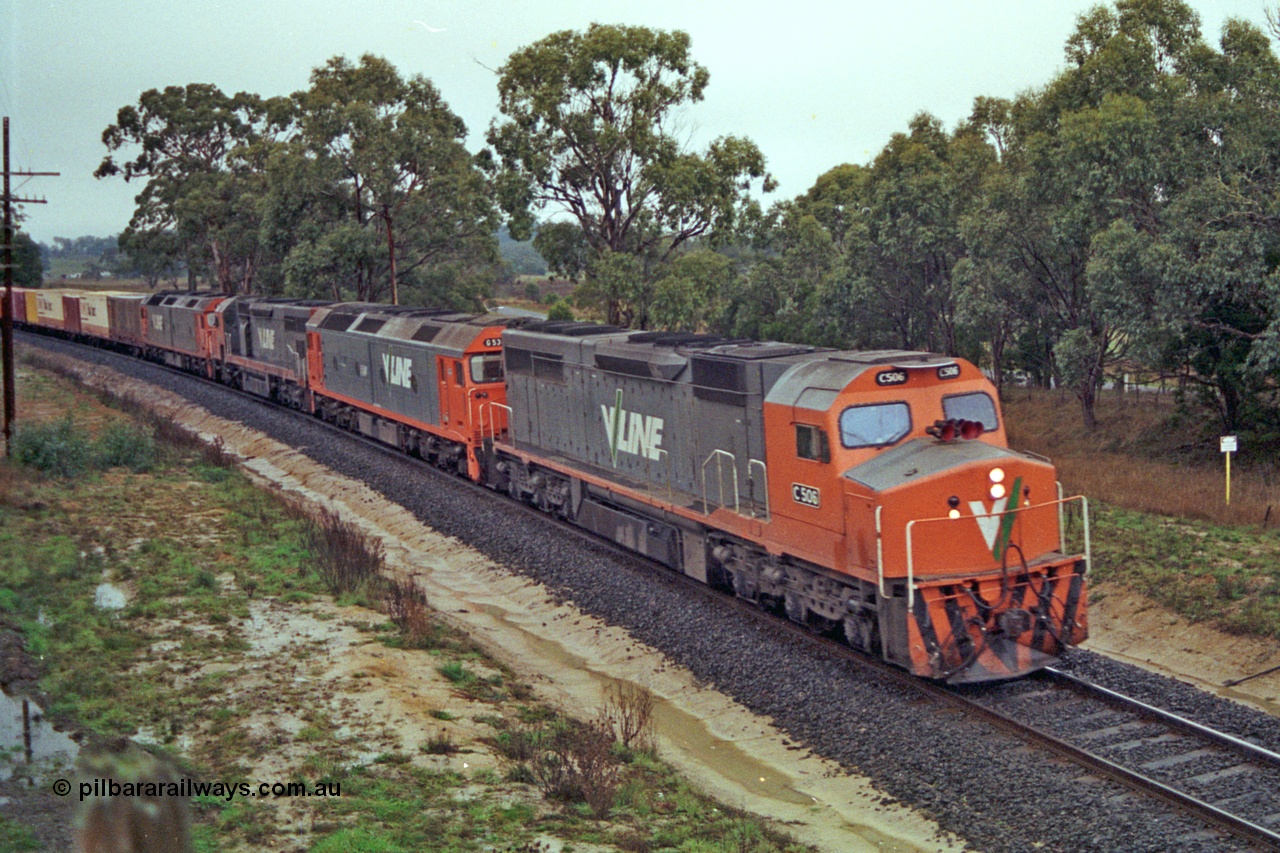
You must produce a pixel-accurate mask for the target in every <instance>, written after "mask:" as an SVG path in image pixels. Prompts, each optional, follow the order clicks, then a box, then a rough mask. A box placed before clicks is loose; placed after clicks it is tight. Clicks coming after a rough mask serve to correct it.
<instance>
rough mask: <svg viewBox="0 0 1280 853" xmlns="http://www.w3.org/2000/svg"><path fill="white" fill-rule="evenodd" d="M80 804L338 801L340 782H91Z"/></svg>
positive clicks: (57, 787) (57, 786)
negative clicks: (98, 800) (92, 800)
mask: <svg viewBox="0 0 1280 853" xmlns="http://www.w3.org/2000/svg"><path fill="white" fill-rule="evenodd" d="M78 791H79V794H80V801H81V802H84V801H85V800H86V799H88V798H89V797H185V798H192V797H212V798H217V799H222V800H226V801H227V802H231V801H232V800H234V799H235V798H236V797H340V796H342V784H341V783H340V782H317V783H315V784H314V785H308V784H307V783H305V782H260V783H257V784H254V783H252V782H200V781H197V780H195V779H187V778H183V779H179V780H178V781H175V782H117V781H116V780H115V779H110V778H108V779H93V780H92V781H86V782H79V783H78ZM53 792H54V793H55V794H57V795H58V796H60V797H65V796H66V795H67V794H70V793H71V783H70V782H68V781H67V780H66V779H59V780H57V781H56V782H54V783H53Z"/></svg>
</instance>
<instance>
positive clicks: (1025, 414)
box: [1004, 389, 1280, 526]
mask: <svg viewBox="0 0 1280 853" xmlns="http://www.w3.org/2000/svg"><path fill="white" fill-rule="evenodd" d="M1004 410H1005V414H1006V418H1007V423H1006V425H1007V427H1008V432H1009V445H1010V446H1011V447H1014V448H1017V449H1019V450H1029V451H1032V452H1034V453H1039V454H1041V455H1044V456H1048V457H1049V458H1050V459H1052V460H1053V461H1054V464H1056V465H1057V467H1058V476H1059V478H1060V479H1061V480H1062V483H1063V487H1064V488H1065V489H1066V490H1067V492H1068V493H1069V494H1083V495H1086V496H1088V497H1089V498H1090V499H1097V500H1101V501H1104V502H1106V503H1110V504H1114V505H1116V506H1122V507H1126V508H1128V509H1134V510H1139V511H1142V512H1153V513H1158V514H1161V515H1168V516H1180V517H1186V518H1199V519H1205V520H1208V521H1214V522H1218V523H1222V524H1233V525H1245V524H1257V525H1264V526H1270V525H1273V524H1277V523H1280V468H1278V467H1277V464H1276V463H1275V462H1273V461H1270V460H1266V459H1255V458H1250V456H1249V447H1248V446H1247V445H1244V446H1242V448H1241V450H1242V453H1240V454H1237V455H1236V456H1234V457H1233V458H1232V472H1231V504H1230V505H1229V506H1228V505H1227V503H1226V477H1225V470H1224V469H1225V465H1224V463H1223V460H1222V459H1221V458H1220V457H1219V458H1217V459H1213V454H1212V448H1208V449H1207V450H1206V443H1205V441H1204V440H1203V438H1202V435H1203V433H1205V432H1206V430H1208V427H1204V428H1201V427H1200V426H1199V425H1198V426H1197V427H1196V428H1195V429H1191V428H1188V427H1186V426H1177V425H1176V421H1175V420H1174V415H1175V407H1174V403H1173V399H1172V395H1169V394H1163V395H1157V394H1150V393H1144V394H1134V393H1132V392H1131V393H1129V394H1127V395H1125V396H1124V397H1123V398H1120V399H1117V395H1113V394H1111V393H1110V392H1108V393H1107V394H1105V395H1103V399H1102V400H1100V401H1099V404H1098V429H1097V430H1095V431H1094V432H1093V433H1088V432H1085V430H1084V429H1083V427H1081V426H1080V412H1079V406H1078V404H1077V403H1076V401H1075V398H1073V397H1072V396H1071V395H1070V394H1060V393H1058V392H1054V391H1025V390H1021V389H1014V390H1011V391H1008V392H1007V393H1006V396H1005V400H1004ZM1208 431H1211V430H1208ZM1209 459H1212V460H1213V461H1207V460H1209Z"/></svg>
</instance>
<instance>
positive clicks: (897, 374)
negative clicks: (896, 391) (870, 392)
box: [876, 370, 907, 385]
mask: <svg viewBox="0 0 1280 853" xmlns="http://www.w3.org/2000/svg"><path fill="white" fill-rule="evenodd" d="M906 381H907V372H906V371H905V370H882V371H880V372H879V373H877V374H876V384H877V385H902V384H904V383H905V382H906Z"/></svg>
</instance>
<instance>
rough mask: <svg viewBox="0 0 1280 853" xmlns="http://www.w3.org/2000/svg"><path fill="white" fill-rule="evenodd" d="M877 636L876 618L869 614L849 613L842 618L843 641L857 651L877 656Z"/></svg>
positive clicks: (878, 637)
mask: <svg viewBox="0 0 1280 853" xmlns="http://www.w3.org/2000/svg"><path fill="white" fill-rule="evenodd" d="M879 634H880V632H879V631H877V630H876V617H875V616H874V615H873V614H871V613H868V612H859V613H850V614H849V615H847V616H845V617H844V638H845V641H846V642H848V644H849V645H851V646H853V647H854V648H855V649H858V650H859V651H863V652H867V653H870V654H877V653H878V652H879V649H877V648H876V647H877V646H878V645H879V639H880V636H879Z"/></svg>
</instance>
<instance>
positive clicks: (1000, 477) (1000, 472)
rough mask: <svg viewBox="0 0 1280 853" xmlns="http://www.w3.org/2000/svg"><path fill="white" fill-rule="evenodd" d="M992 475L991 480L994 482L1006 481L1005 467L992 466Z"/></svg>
mask: <svg viewBox="0 0 1280 853" xmlns="http://www.w3.org/2000/svg"><path fill="white" fill-rule="evenodd" d="M990 476H991V482H993V483H1003V482H1004V469H1003V468H992V469H991V474H990Z"/></svg>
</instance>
